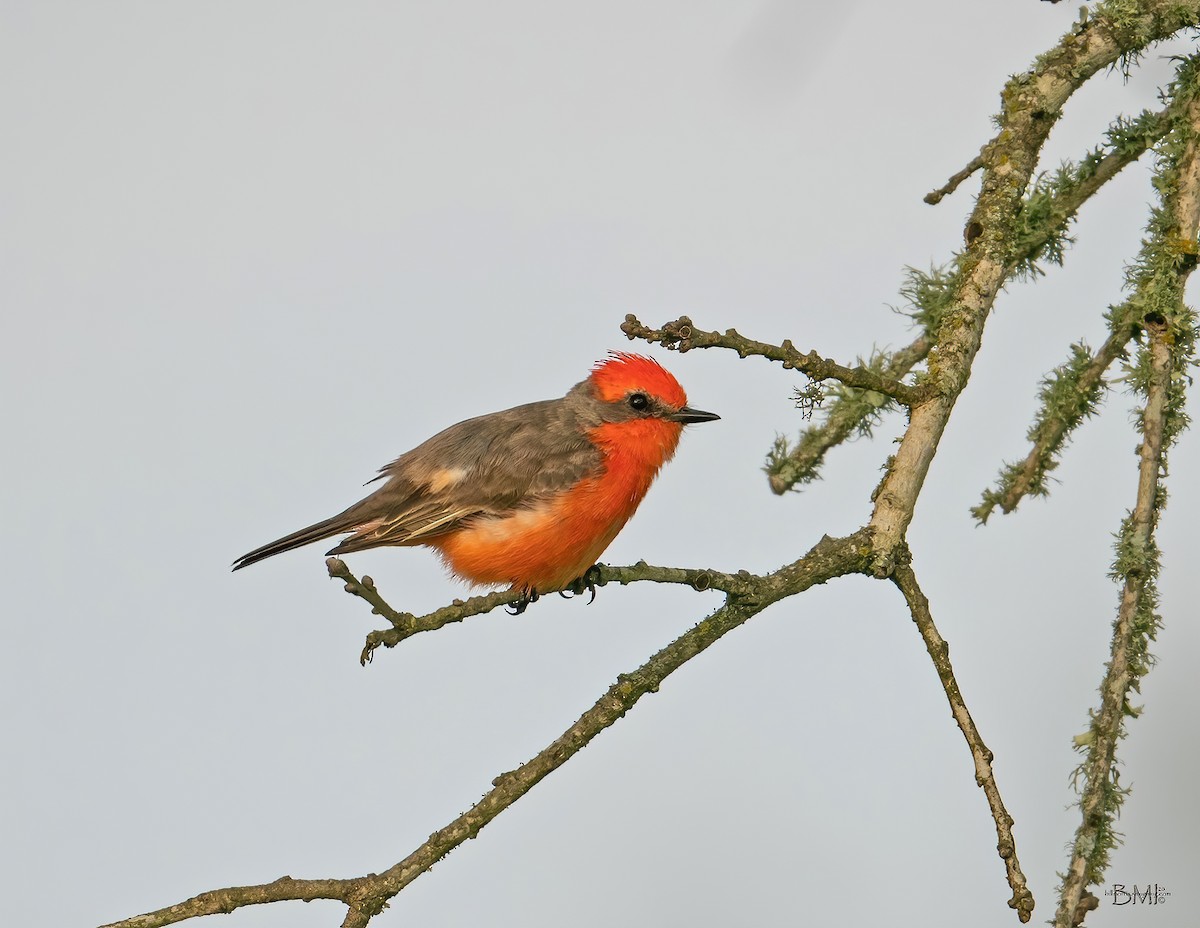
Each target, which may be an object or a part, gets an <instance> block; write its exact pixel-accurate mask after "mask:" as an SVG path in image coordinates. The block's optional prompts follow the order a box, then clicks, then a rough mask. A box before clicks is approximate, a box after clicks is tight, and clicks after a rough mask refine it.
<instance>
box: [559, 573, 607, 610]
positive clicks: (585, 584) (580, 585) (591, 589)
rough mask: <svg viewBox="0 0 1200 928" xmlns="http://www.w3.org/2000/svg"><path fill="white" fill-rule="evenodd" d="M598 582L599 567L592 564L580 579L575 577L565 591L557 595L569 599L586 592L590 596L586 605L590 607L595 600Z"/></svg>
mask: <svg viewBox="0 0 1200 928" xmlns="http://www.w3.org/2000/svg"><path fill="white" fill-rule="evenodd" d="M599 582H600V565H599V564H593V565H592V566H591V567H589V568H588V569H587V570H585V571H584V572H583V576H582V577H576V578H575V579H574V580H572V581H571V583H570V584H569V585H568V586H567V588H566V589H565V590H560V591H559V593H558V595H559V596H562V597H563V598H565V599H570V598H571V597H572V596H582V595H583V592H584V590H587V592H588V593H589V594H590V595H589V596H588V604H589V605H590V604H591V603H593V602H594V601H595V599H596V584H597V583H599Z"/></svg>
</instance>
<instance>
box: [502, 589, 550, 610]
mask: <svg viewBox="0 0 1200 928" xmlns="http://www.w3.org/2000/svg"><path fill="white" fill-rule="evenodd" d="M540 596H541V594H540V593H538V591H537V590H533V589H527V590H522V591H521V598H520V599H518V600H517V601H516V602H515V603H509V605H507V606H505V607H504V610H505V611H506V612H507V613H508V614H509V615H520V614H521V613H522V612H524V611H525V610H526V609H528V608H529V604H530V603H536V602H537V601H538V598H539V597H540Z"/></svg>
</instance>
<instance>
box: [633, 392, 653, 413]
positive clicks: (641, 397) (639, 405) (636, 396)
mask: <svg viewBox="0 0 1200 928" xmlns="http://www.w3.org/2000/svg"><path fill="white" fill-rule="evenodd" d="M629 405H630V407H631V408H633V409H636V410H638V412H641V411H642V410H643V409H645V408H646V407H647V406H649V405H650V397H648V396H646V394H645V393H633V394H630V396H629Z"/></svg>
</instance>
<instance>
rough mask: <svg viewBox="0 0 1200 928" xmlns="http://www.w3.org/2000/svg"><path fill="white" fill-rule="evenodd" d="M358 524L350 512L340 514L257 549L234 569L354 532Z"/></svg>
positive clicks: (237, 562) (238, 560) (246, 555)
mask: <svg viewBox="0 0 1200 928" xmlns="http://www.w3.org/2000/svg"><path fill="white" fill-rule="evenodd" d="M357 524H358V520H357V519H355V518H353V517H351V516H350V515H349V513H348V512H342V513H339V514H338V515H336V516H333V517H332V518H329V519H325V520H324V521H322V522H317V523H316V524H314V525H310V526H308V527H307V528H302V529H300V530H299V531H297V532H292V534H290V535H284V536H283V537H282V538H277V539H276V540H275V541H272V542H270V543H269V544H265V545H263V546H262V547H261V548H255V549H254V550H253V551H251V552H250V553H249V554H243V555H242V556H241V557H239V558H238V559H237V560H236V561H234V562H233V569H234V570H241V569H242V568H243V567H249V566H250V565H251V564H256V563H258V562H259V561H261V560H263V559H265V558H268V557H274V556H275V555H276V554H282V553H283V552H284V551H291V550H292V549H293V548H302V547H304V545H309V544H312V543H313V542H314V541H320V540H321V539H322V538H328V537H330V536H331V535H340V534H342V533H343V532H350V531H353V530H354V528H355V526H356V525H357Z"/></svg>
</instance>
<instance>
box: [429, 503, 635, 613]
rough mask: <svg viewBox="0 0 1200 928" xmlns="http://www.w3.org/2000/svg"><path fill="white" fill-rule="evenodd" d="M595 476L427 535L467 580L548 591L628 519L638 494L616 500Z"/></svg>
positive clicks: (578, 571) (573, 574) (580, 569)
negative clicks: (537, 500)
mask: <svg viewBox="0 0 1200 928" xmlns="http://www.w3.org/2000/svg"><path fill="white" fill-rule="evenodd" d="M604 489H605V488H603V487H601V486H600V485H599V482H597V481H585V482H584V483H582V484H580V485H579V486H577V487H575V488H574V489H572V490H571V491H569V492H567V493H564V494H562V495H561V496H558V497H556V498H554V499H551V500H547V501H544V502H542V503H539V504H537V505H536V506H533V507H531V508H528V509H522V510H519V511H517V512H515V513H512V514H510V515H506V516H494V517H487V518H480V519H476V520H475V521H474V522H473V523H472V524H470V525H466V526H464V527H463V528H461V529H459V530H458V531H456V532H454V533H452V534H449V535H446V536H444V537H442V538H438V539H435V540H431V541H430V542H429V543H430V545H431V546H433V547H435V548H437V549H438V551H439V552H440V554H441V555H442V558H443V559H444V560H445V561H446V564H447V566H449V568H450V570H451V571H452V572H453V573H454V574H455V575H457V576H459V577H461V578H463V579H464V580H468V581H470V582H472V583H478V584H483V585H486V586H495V585H497V584H503V583H508V584H512V585H513V586H514V587H518V588H524V589H531V590H537V591H538V592H542V593H548V592H552V591H554V590H561V589H563V588H564V587H566V586H568V585H569V584H570V583H571V582H572V581H573V580H576V579H578V578H579V577H581V576H583V574H584V572H585V571H587V569H588V568H589V567H591V566H592V565H593V564H595V563H596V559H597V558H599V557H600V555H601V554H602V553H603V552H604V549H605V548H607V547H608V546H609V544H610V543H611V542H612V540H613V538H615V537H616V535H617V533H618V532H619V531H620V530H621V528H622V527H623V526H624V525H625V523H626V522H628V521H629V517H630V516H631V515H633V512H634V510H635V509H636V508H637V503H638V502H640V497H639V498H638V499H630V498H629V495H628V494H621V497H623V498H618V499H616V500H614V499H612V498H611V494H609V493H606V492H604Z"/></svg>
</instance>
